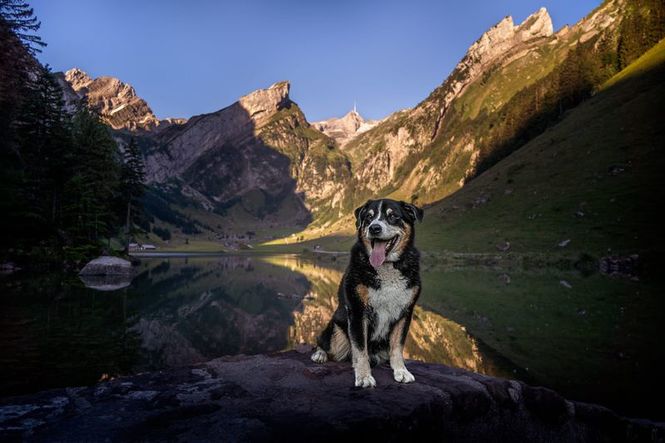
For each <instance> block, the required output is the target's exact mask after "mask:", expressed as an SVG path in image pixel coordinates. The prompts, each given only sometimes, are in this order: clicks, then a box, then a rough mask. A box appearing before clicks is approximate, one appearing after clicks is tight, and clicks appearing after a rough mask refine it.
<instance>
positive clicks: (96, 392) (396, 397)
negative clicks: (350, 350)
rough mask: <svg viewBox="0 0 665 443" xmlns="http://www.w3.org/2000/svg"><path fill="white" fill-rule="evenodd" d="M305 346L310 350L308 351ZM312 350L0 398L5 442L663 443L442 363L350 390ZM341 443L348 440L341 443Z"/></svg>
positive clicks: (646, 426)
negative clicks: (429, 442) (430, 442)
mask: <svg viewBox="0 0 665 443" xmlns="http://www.w3.org/2000/svg"><path fill="white" fill-rule="evenodd" d="M301 350H302V351H305V350H303V349H301ZM306 351H308V352H304V353H300V352H298V351H290V352H285V353H278V354H273V355H255V356H237V357H227V358H220V359H216V360H212V361H209V362H207V363H203V364H198V365H195V366H189V367H183V368H177V369H169V370H164V371H158V372H148V373H143V374H138V375H134V376H130V377H120V378H117V379H114V380H111V381H107V382H103V383H99V384H97V385H96V386H91V387H84V388H67V389H56V390H51V391H47V392H43V393H39V394H34V395H28V396H23V397H15V398H9V399H4V400H0V440H10V439H17V440H18V439H22V440H30V441H47V440H48V441H127V440H132V441H282V440H289V441H339V440H340V439H344V438H346V439H349V441H355V440H359V439H362V438H368V439H371V440H372V441H414V440H416V439H418V438H428V437H429V438H431V437H435V438H436V440H437V441H626V440H628V441H640V440H644V441H662V440H663V438H665V424H663V423H653V422H650V421H647V420H633V419H627V418H623V417H620V416H618V415H617V414H615V413H613V412H612V411H610V410H608V409H606V408H604V407H601V406H596V405H590V404H584V403H578V402H573V401H569V400H566V399H565V398H563V397H562V396H560V395H559V394H557V393H556V392H554V391H552V390H549V389H546V388H542V387H531V386H528V385H526V384H524V383H521V382H518V381H513V380H503V379H498V378H493V377H488V376H484V375H480V374H476V373H473V372H469V371H465V370H462V369H454V368H450V367H447V366H442V365H438V364H428V363H421V362H413V361H409V362H407V367H408V368H409V370H410V371H411V372H412V373H413V374H414V375H415V377H416V381H415V382H414V383H411V384H406V385H405V384H399V383H396V382H395V381H394V380H393V378H392V371H391V370H390V368H389V367H387V366H380V367H377V368H374V371H373V373H374V376H375V377H376V380H377V387H376V388H374V389H365V390H363V389H359V388H354V387H353V375H352V369H351V366H350V364H349V363H333V362H328V363H326V364H323V365H319V364H316V363H313V362H312V361H311V360H310V359H309V350H308V349H306ZM342 441H343V440H342Z"/></svg>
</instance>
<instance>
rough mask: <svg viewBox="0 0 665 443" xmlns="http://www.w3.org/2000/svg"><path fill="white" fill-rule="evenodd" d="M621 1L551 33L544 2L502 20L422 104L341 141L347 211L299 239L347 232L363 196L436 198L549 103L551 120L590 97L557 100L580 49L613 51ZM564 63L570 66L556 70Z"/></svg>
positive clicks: (514, 142) (511, 141)
mask: <svg viewBox="0 0 665 443" xmlns="http://www.w3.org/2000/svg"><path fill="white" fill-rule="evenodd" d="M629 4H630V2H627V1H624V0H608V1H606V2H604V3H603V4H602V5H601V6H600V7H598V8H597V9H596V10H594V11H593V12H592V13H591V14H589V15H588V16H587V17H585V18H583V19H582V20H581V21H580V22H579V23H577V24H576V25H574V26H572V27H564V28H562V29H561V30H559V31H558V32H556V33H555V32H554V30H553V25H552V21H551V18H550V16H549V14H548V13H547V11H546V9H545V8H541V9H539V10H538V11H536V12H535V13H534V14H532V15H530V16H529V17H527V18H526V19H525V20H524V21H523V22H522V23H520V24H519V25H516V24H515V23H514V21H513V19H512V18H511V17H506V18H504V19H503V20H501V21H500V22H499V23H497V24H496V25H495V26H493V27H492V28H491V29H489V30H488V31H487V32H485V33H484V34H483V35H482V36H481V37H480V38H479V39H478V40H477V41H476V42H474V43H473V44H472V45H471V46H470V48H469V50H468V51H467V53H466V55H465V56H464V57H463V58H462V60H461V61H460V62H459V63H458V64H457V66H456V67H455V68H454V69H453V71H452V72H451V74H450V75H449V76H448V77H447V79H446V80H445V81H444V82H443V83H442V84H441V85H440V86H439V87H437V88H436V89H435V90H434V91H432V93H431V94H430V95H429V96H428V97H427V98H426V99H425V100H423V101H422V102H420V103H419V104H418V105H416V106H415V107H414V108H412V109H406V110H403V111H399V112H396V113H394V114H392V115H390V116H389V117H387V118H386V119H384V120H383V121H381V122H380V123H379V124H378V125H376V126H375V127H374V128H372V129H370V130H368V131H366V132H363V133H362V134H359V135H357V136H356V137H354V138H353V139H352V140H350V141H349V142H348V143H347V144H346V145H345V146H344V152H345V154H346V155H347V156H348V157H349V159H350V161H351V165H352V171H353V183H352V184H349V187H348V188H349V189H353V192H349V193H347V194H346V195H345V199H344V201H345V206H344V208H343V209H344V210H343V212H344V213H345V214H346V217H343V218H341V219H337V220H335V219H327V220H326V219H319V220H315V223H313V224H312V225H311V226H310V228H309V230H308V232H307V233H306V235H305V237H310V236H311V237H319V236H323V235H330V234H334V233H336V232H339V231H344V230H346V231H347V232H348V230H349V229H351V228H352V227H353V223H352V222H351V221H350V214H351V213H352V211H353V209H354V208H355V207H357V206H358V205H360V204H362V203H363V202H364V200H366V199H367V198H376V197H378V196H389V197H393V198H397V199H403V200H409V201H414V202H417V203H419V204H421V205H427V204H430V203H433V202H436V201H439V200H441V199H443V198H445V197H446V196H448V195H450V194H452V193H454V192H455V191H457V190H458V189H460V188H461V187H462V186H464V185H465V183H466V182H468V181H469V180H471V179H473V177H475V176H476V175H477V174H478V173H479V172H481V171H482V170H484V169H487V168H488V167H490V166H491V165H492V164H494V163H496V162H497V161H498V160H500V158H502V157H504V156H505V155H507V154H508V153H509V152H510V151H511V150H513V149H516V148H517V147H519V145H520V143H522V144H523V142H524V141H526V140H528V138H529V137H532V136H534V135H537V133H539V132H541V131H542V130H543V129H544V127H545V126H546V125H547V124H548V123H546V122H547V121H549V120H547V119H550V118H554V117H553V116H552V115H551V114H553V113H555V111H554V109H555V108H556V115H557V116H558V114H559V112H560V109H565V108H567V107H571V106H574V104H576V103H578V102H579V100H581V97H583V96H586V95H588V93H589V92H590V91H589V90H587V89H585V90H581V91H580V89H581V85H578V84H571V85H570V89H571V91H572V92H570V95H575V94H577V95H575V97H574V99H570V100H568V102H564V100H563V99H567V97H565V96H564V92H565V91H563V86H568V84H567V83H565V84H564V82H567V81H568V80H567V79H565V74H566V73H567V72H569V73H570V74H571V76H572V77H575V79H574V81H576V82H577V81H578V80H579V79H578V78H577V77H576V76H577V75H578V73H579V70H580V69H581V68H580V67H579V66H578V65H579V64H580V63H582V62H579V63H578V62H577V58H576V59H574V60H573V58H574V56H575V57H577V56H578V55H579V54H580V53H585V54H590V55H589V57H591V54H592V55H593V56H594V57H596V59H602V58H603V57H604V55H605V54H604V53H603V54H600V52H601V51H604V50H605V49H604V48H605V47H611V48H613V49H612V50H608V51H607V52H608V54H609V55H612V51H614V53H615V52H616V45H617V44H618V43H617V41H618V32H619V31H618V30H619V25H620V24H621V22H622V17H623V16H625V15H627V12H626V11H627V9H628V8H629ZM583 55H584V54H583ZM578 58H579V57H578ZM584 62H585V63H586V61H584ZM591 62H593V63H595V62H596V60H595V59H594V60H592V61H590V63H591ZM566 63H569V64H574V63H576V64H575V66H571V68H574V69H568V67H567V68H566V72H563V71H564V70H563V68H562V67H563V66H567V65H566ZM598 69H599V70H603V69H607V70H608V72H609V70H610V68H609V67H606V66H604V65H603V66H602V67H599V68H598ZM603 75H604V74H603ZM580 77H582V75H581V74H580ZM572 81H573V80H571V82H572ZM578 96H579V97H578ZM545 111H547V112H548V113H549V114H547V115H546V112H545Z"/></svg>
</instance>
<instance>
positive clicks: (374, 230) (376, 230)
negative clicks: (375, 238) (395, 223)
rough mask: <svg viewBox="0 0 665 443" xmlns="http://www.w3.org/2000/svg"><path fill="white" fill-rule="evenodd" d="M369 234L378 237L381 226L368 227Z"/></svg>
mask: <svg viewBox="0 0 665 443" xmlns="http://www.w3.org/2000/svg"><path fill="white" fill-rule="evenodd" d="M369 233H370V234H372V235H379V234H380V233H381V226H380V225H370V227H369Z"/></svg>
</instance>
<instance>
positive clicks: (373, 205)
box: [312, 199, 423, 388]
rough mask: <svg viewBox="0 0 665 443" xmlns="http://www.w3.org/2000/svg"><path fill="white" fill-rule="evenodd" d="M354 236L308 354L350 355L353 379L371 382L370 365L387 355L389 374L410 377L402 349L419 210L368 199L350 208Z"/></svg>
mask: <svg viewBox="0 0 665 443" xmlns="http://www.w3.org/2000/svg"><path fill="white" fill-rule="evenodd" d="M355 214H356V227H357V228H358V241H357V242H356V243H355V245H353V248H352V249H351V261H350V263H349V266H348V268H347V269H346V272H345V273H344V277H343V278H342V282H341V284H340V286H339V290H338V294H337V297H338V299H339V305H338V307H337V310H336V311H335V313H334V314H333V317H332V319H331V320H330V322H329V323H328V325H327V326H326V328H325V329H324V330H323V332H321V335H320V336H319V338H318V340H317V344H318V347H317V349H316V351H315V352H314V354H312V360H314V361H315V362H317V363H323V362H325V361H326V360H327V359H328V358H331V359H333V360H336V361H342V360H346V359H348V358H349V356H350V357H351V361H352V363H353V369H354V372H355V384H356V386H361V387H363V388H367V387H373V386H376V381H375V380H374V377H372V372H371V369H370V366H374V365H376V364H379V363H383V362H385V361H390V366H391V367H392V369H393V375H394V377H395V380H396V381H398V382H401V383H410V382H412V381H414V377H413V375H412V374H411V373H410V372H409V371H408V370H407V369H406V366H405V365H404V357H403V356H402V350H403V348H404V341H405V340H406V336H407V334H408V332H409V324H410V323H411V315H412V314H413V307H414V305H415V304H416V300H417V299H418V296H419V295H420V254H419V253H418V250H417V249H416V248H415V247H414V235H415V232H414V224H415V222H416V220H418V221H421V220H422V218H423V211H422V209H420V208H417V207H416V206H414V205H412V204H409V203H405V202H397V201H394V200H388V199H383V200H370V201H368V202H367V203H365V205H363V206H361V207H360V208H358V209H356V212H355Z"/></svg>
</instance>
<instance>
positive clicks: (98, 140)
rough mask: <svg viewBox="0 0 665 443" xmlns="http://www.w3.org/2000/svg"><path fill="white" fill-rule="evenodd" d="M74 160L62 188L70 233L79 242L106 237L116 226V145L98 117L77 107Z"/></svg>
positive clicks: (117, 187)
mask: <svg viewBox="0 0 665 443" xmlns="http://www.w3.org/2000/svg"><path fill="white" fill-rule="evenodd" d="M72 133H73V139H74V159H75V164H74V165H73V171H72V176H71V178H70V179H69V180H68V182H67V183H66V185H65V195H64V197H65V199H66V202H67V203H66V205H65V210H66V213H67V215H68V218H69V221H68V222H69V226H71V229H72V232H73V234H74V235H75V237H76V238H77V240H78V241H81V242H90V243H95V242H97V241H98V240H99V239H100V238H101V237H103V236H110V235H111V234H112V233H113V227H114V226H115V225H116V223H117V221H118V220H117V216H116V215H117V214H116V211H115V210H114V202H115V201H117V200H116V199H117V197H118V195H119V179H120V170H119V159H118V150H117V145H116V143H115V141H114V140H113V138H112V137H111V135H110V133H109V129H108V128H107V127H106V126H105V125H104V124H103V123H102V122H101V121H100V119H99V116H98V115H97V114H95V113H93V112H92V111H90V110H88V109H87V108H85V107H81V108H80V109H79V110H78V111H77V113H76V114H75V116H74V118H73V121H72Z"/></svg>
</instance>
